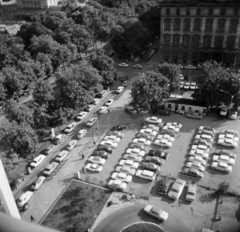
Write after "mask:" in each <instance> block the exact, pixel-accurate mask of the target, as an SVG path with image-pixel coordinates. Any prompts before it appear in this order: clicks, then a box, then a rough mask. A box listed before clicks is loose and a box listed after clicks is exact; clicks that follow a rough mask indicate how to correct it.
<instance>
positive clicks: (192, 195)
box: [185, 184, 197, 201]
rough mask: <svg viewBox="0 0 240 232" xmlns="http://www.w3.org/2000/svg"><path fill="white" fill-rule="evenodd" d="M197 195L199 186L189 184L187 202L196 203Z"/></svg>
mask: <svg viewBox="0 0 240 232" xmlns="http://www.w3.org/2000/svg"><path fill="white" fill-rule="evenodd" d="M196 195H197V184H188V186H187V193H186V198H185V199H186V200H187V201H195V200H196Z"/></svg>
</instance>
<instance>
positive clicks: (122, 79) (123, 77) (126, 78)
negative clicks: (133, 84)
mask: <svg viewBox="0 0 240 232" xmlns="http://www.w3.org/2000/svg"><path fill="white" fill-rule="evenodd" d="M128 78H129V77H128V75H125V76H122V77H121V82H124V81H126V80H128Z"/></svg>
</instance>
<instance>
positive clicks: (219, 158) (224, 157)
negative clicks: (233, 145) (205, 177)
mask: <svg viewBox="0 0 240 232" xmlns="http://www.w3.org/2000/svg"><path fill="white" fill-rule="evenodd" d="M214 161H217V162H225V163H227V164H228V165H235V162H236V161H235V159H234V158H230V157H229V156H227V155H214V156H213V162H214Z"/></svg>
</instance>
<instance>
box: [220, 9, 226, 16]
mask: <svg viewBox="0 0 240 232" xmlns="http://www.w3.org/2000/svg"><path fill="white" fill-rule="evenodd" d="M225 14H226V8H222V9H221V16H225Z"/></svg>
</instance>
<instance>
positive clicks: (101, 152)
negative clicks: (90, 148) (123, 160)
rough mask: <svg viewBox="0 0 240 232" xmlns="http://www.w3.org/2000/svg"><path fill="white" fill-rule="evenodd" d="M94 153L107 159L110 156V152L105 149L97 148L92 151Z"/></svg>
mask: <svg viewBox="0 0 240 232" xmlns="http://www.w3.org/2000/svg"><path fill="white" fill-rule="evenodd" d="M92 155H93V156H100V157H102V158H104V159H107V158H108V156H109V153H107V152H106V151H103V150H100V151H98V150H96V151H94V152H93V153H92Z"/></svg>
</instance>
